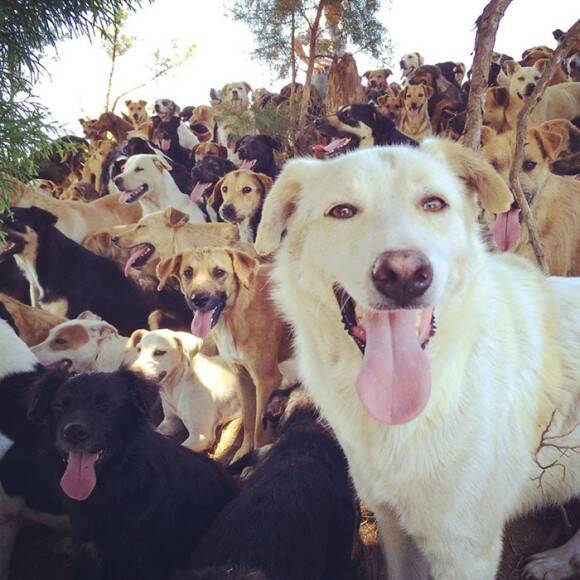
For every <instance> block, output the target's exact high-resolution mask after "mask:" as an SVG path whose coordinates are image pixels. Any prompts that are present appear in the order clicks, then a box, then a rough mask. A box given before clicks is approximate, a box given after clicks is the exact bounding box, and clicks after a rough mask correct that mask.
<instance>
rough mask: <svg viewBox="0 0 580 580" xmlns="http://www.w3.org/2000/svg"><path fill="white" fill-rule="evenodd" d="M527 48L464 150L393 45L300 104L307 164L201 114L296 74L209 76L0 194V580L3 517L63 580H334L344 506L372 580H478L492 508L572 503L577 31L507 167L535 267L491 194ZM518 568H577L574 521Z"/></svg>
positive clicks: (452, 68)
mask: <svg viewBox="0 0 580 580" xmlns="http://www.w3.org/2000/svg"><path fill="white" fill-rule="evenodd" d="M554 35H555V37H556V40H558V38H559V37H560V36H561V35H560V33H559V31H557V32H556V33H554ZM553 52H554V51H553V49H551V48H549V47H547V46H537V47H532V48H529V49H527V50H525V51H524V53H523V54H522V57H521V59H520V60H519V61H518V60H516V59H514V58H511V57H510V56H509V55H504V54H499V53H493V55H492V56H493V58H492V66H491V69H490V74H489V79H488V85H489V86H488V88H487V90H486V93H485V98H484V101H483V116H484V126H483V128H482V136H481V148H480V151H479V152H474V151H471V150H468V149H466V148H465V147H464V146H463V145H462V138H463V137H462V134H463V131H464V128H465V111H466V103H467V98H468V95H469V84H470V83H469V78H470V72H471V71H466V66H465V65H464V64H463V63H460V62H453V61H448V62H442V63H436V64H428V63H426V61H425V58H424V57H423V56H422V55H421V54H419V53H410V54H407V55H404V56H403V57H402V58H401V60H400V70H401V78H400V82H393V81H392V80H391V79H390V78H389V77H391V76H392V75H393V72H392V71H391V70H390V69H377V70H371V71H367V72H366V73H364V74H363V75H362V76H358V74H357V75H355V76H354V77H353V75H352V68H351V70H350V71H349V72H348V75H346V74H345V77H344V84H345V86H344V87H342V88H348V86H347V85H348V84H349V83H351V84H352V83H353V82H354V84H355V85H356V86H355V87H354V89H355V90H350V91H348V90H345V91H344V94H348V93H349V94H356V95H358V97H357V99H358V100H357V101H355V102H348V103H345V104H342V105H340V106H339V107H338V108H337V109H336V110H323V111H322V113H321V107H322V108H324V104H325V102H326V98H327V97H328V103H330V102H333V99H336V98H338V97H337V95H338V94H339V93H340V94H342V93H341V92H340V91H337V90H335V88H336V79H334V80H329V82H328V83H327V84H328V87H329V88H328V90H329V93H330V91H331V90H332V91H333V97H332V99H331V96H330V94H329V95H325V94H323V93H320V92H319V91H318V92H317V91H313V93H316V95H315V97H316V103H315V104H312V105H311V107H310V108H309V111H308V118H307V122H308V124H309V127H310V129H311V130H312V132H313V134H314V135H316V140H315V142H314V143H312V154H311V156H307V157H297V158H294V159H288V155H287V154H286V153H285V152H287V151H288V147H287V143H286V142H285V137H284V136H283V135H268V134H263V133H259V132H258V130H257V129H256V131H254V132H249V133H246V134H242V135H237V134H234V133H232V131H231V127H232V126H231V122H230V121H228V116H227V115H228V114H230V115H231V114H232V111H233V112H234V114H247V113H250V114H252V113H256V115H257V112H258V111H260V110H261V109H263V108H264V107H270V108H271V109H272V110H274V111H279V112H280V114H283V112H284V111H285V110H287V108H288V103H289V102H290V100H291V99H292V98H296V95H298V96H300V95H301V91H302V89H303V87H302V86H301V85H296V86H287V87H284V89H282V91H280V93H274V92H271V91H269V90H267V89H264V88H260V89H255V90H252V87H251V86H250V85H249V84H248V83H247V82H230V83H227V84H226V85H225V86H224V87H223V88H222V89H221V90H215V89H211V91H210V104H207V105H206V104H202V105H199V106H186V107H183V108H181V107H179V106H178V105H177V104H176V103H175V102H174V101H173V100H171V99H168V98H161V99H158V100H157V101H156V102H155V103H154V105H153V107H152V108H149V104H148V103H147V102H146V101H144V100H138V101H133V100H127V101H126V102H125V106H126V111H125V112H124V113H123V114H122V116H119V115H117V114H115V113H114V112H112V111H107V112H105V113H103V114H102V115H100V116H99V117H98V118H94V119H81V120H80V124H81V127H82V130H83V132H84V137H78V136H67V137H63V138H61V145H62V144H65V145H66V146H67V147H71V146H73V145H74V146H76V147H77V149H76V150H75V151H76V152H75V153H74V154H73V153H70V152H67V153H54V154H53V155H52V156H51V158H50V159H48V160H44V161H43V163H41V164H40V166H39V170H38V175H37V178H36V179H34V180H32V181H31V182H29V183H20V182H18V181H16V180H13V179H11V178H8V180H7V183H8V185H7V188H6V191H5V192H4V193H5V195H8V197H9V200H10V205H11V211H10V212H8V213H6V214H5V215H4V216H3V217H2V220H1V221H0V229H1V232H2V237H1V238H0V239H1V241H0V580H8V579H9V578H10V577H11V576H10V574H11V572H10V571H11V556H12V552H13V549H14V546H15V544H16V542H17V541H18V535H19V530H20V529H21V527H22V525H23V523H24V522H27V521H28V522H33V523H36V524H41V525H44V526H48V527H50V528H53V529H56V530H60V531H61V532H62V533H64V534H66V535H70V536H71V537H72V548H71V549H70V550H71V558H72V575H73V578H74V580H131V579H137V578H138V579H139V580H194V579H199V580H202V579H206V580H210V579H212V580H221V579H224V580H225V579H230V580H341V579H344V580H349V579H354V578H359V577H361V576H360V573H359V572H357V566H358V565H359V564H360V561H359V560H360V556H357V554H360V552H361V549H362V548H361V546H360V539H359V526H360V524H361V502H362V503H363V504H364V506H366V507H368V508H370V510H372V513H373V514H374V518H375V519H376V523H377V526H378V529H379V532H380V543H381V547H382V550H383V555H384V558H385V562H386V563H385V567H386V571H387V572H386V573H387V574H388V578H389V580H429V579H432V580H443V579H445V580H468V579H469V580H476V579H477V580H491V579H492V578H495V577H496V575H497V574H498V572H499V568H500V562H501V557H502V546H503V543H502V538H503V532H504V528H505V526H506V524H507V523H508V522H509V521H510V520H512V519H513V518H515V517H516V516H519V515H522V514H526V513H529V512H531V511H533V510H536V509H539V508H542V507H544V506H548V505H551V506H554V505H557V506H563V505H564V504H566V502H568V501H570V500H572V499H574V498H575V497H577V496H578V494H580V456H579V454H578V449H579V448H580V430H579V429H577V427H578V424H579V422H580V417H579V416H578V415H579V412H578V409H579V408H580V405H579V401H580V357H579V356H578V353H579V352H580V278H578V276H580V181H579V180H578V176H579V175H580V162H579V160H580V158H579V146H580V128H579V127H580V82H579V81H580V71H579V68H580V44H578V43H576V45H575V46H574V47H573V48H572V49H571V50H570V52H569V53H568V54H566V55H565V58H564V59H563V61H562V66H561V67H560V68H559V69H558V70H557V72H556V74H555V75H554V76H553V78H552V79H551V81H550V86H549V87H548V89H547V90H546V93H545V95H544V96H543V98H542V99H541V100H540V102H539V104H538V106H537V107H536V108H535V109H534V110H533V113H532V115H531V118H530V124H529V129H528V133H527V139H526V141H525V153H524V162H523V165H522V168H521V177H520V179H521V183H522V188H523V191H524V194H525V196H526V198H527V200H528V203H529V204H530V207H531V214H532V216H533V218H534V220H535V222H536V225H537V229H538V233H539V235H540V237H541V240H542V242H543V245H544V252H545V259H546V264H547V267H548V270H549V275H548V276H546V275H545V274H544V273H543V272H541V270H540V269H539V268H538V266H537V263H536V261H535V256H534V253H533V251H532V248H531V246H530V240H529V237H530V236H529V232H528V230H527V228H526V226H525V224H522V223H521V211H520V208H519V207H518V204H517V202H516V201H515V200H514V196H513V194H512V192H511V191H510V189H509V187H508V182H509V173H510V169H511V167H512V163H513V157H514V151H515V128H516V123H517V118H518V114H519V111H520V110H521V109H522V107H523V106H524V104H525V103H526V100H527V99H528V98H529V97H530V95H531V94H532V93H533V91H534V89H535V87H536V85H537V83H538V81H539V79H540V78H541V76H542V74H543V72H544V70H545V69H546V65H547V63H548V60H549V59H550V58H551V56H552V54H553ZM349 58H350V60H345V62H346V63H347V64H346V65H345V68H348V67H349V66H351V65H352V64H353V63H354V66H355V67H356V63H355V62H354V59H353V58H352V57H350V55H349ZM349 63H350V64H349ZM347 65H348V66H347ZM353 78H354V81H353ZM466 79H467V80H466ZM333 87H335V88H333ZM319 93H320V94H319ZM226 111H227V114H226ZM61 149H62V148H61ZM61 149H58V148H57V150H58V151H60V150H61ZM65 150H66V147H65ZM486 229H487V230H488V231H491V233H492V235H493V239H494V240H495V247H494V248H490V247H489V241H487V240H486V238H485V235H484V233H485V232H484V230H486ZM527 556H530V557H529V558H528V559H527V561H526V563H525V565H524V568H523V571H522V574H523V575H524V576H525V577H527V578H532V579H538V580H539V579H545V578H550V579H552V580H564V579H566V578H573V577H578V574H580V532H577V533H576V534H575V535H572V536H571V537H570V539H569V540H568V541H567V543H566V544H564V545H563V546H561V547H559V548H554V549H551V550H548V551H546V552H540V553H538V554H535V555H529V554H528V555H527ZM12 565H14V562H13V563H12Z"/></svg>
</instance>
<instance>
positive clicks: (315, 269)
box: [256, 140, 580, 580]
mask: <svg viewBox="0 0 580 580" xmlns="http://www.w3.org/2000/svg"><path fill="white" fill-rule="evenodd" d="M439 147H440V145H439V143H438V142H437V141H435V140H427V141H425V142H424V143H423V144H422V145H421V147H420V148H416V149H411V148H407V147H389V148H375V149H370V150H365V151H358V152H355V153H352V154H349V155H346V156H343V157H341V158H339V159H336V160H333V161H323V162H320V161H314V160H298V161H294V162H290V163H288V164H287V166H286V168H285V169H284V171H283V172H282V174H281V175H280V177H279V178H278V181H277V182H276V184H275V185H274V188H273V189H272V191H271V192H270V194H269V196H268V198H267V200H266V204H265V207H264V214H263V219H262V224H261V226H260V231H259V232H258V239H257V242H256V246H257V248H258V250H259V251H262V250H261V249H260V248H261V244H262V243H264V239H266V246H267V245H268V244H267V238H265V237H263V236H262V234H263V231H262V230H263V229H265V220H266V222H267V220H268V219H269V217H270V216H269V212H270V211H272V209H273V208H274V207H275V204H276V203H277V200H278V199H281V198H283V197H284V195H286V193H285V191H287V192H288V193H287V195H288V196H289V197H290V198H291V203H292V208H293V213H292V215H291V217H290V219H288V220H287V222H286V223H284V224H283V226H284V229H285V230H286V232H287V233H286V236H285V237H284V238H283V240H282V242H281V246H280V249H279V251H278V254H277V256H276V260H275V266H274V271H273V277H274V279H275V280H276V282H277V287H278V290H277V295H276V300H277V303H278V305H279V306H280V308H281V310H282V312H283V313H284V314H285V316H286V318H287V319H288V320H289V321H290V322H291V323H292V325H293V327H294V331H295V336H296V342H295V350H296V357H297V362H298V368H299V373H300V376H301V377H302V379H303V381H304V384H305V386H306V387H307V389H308V391H309V393H310V395H311V396H312V398H313V399H314V401H315V402H316V403H317V404H318V405H319V406H320V409H321V412H322V414H323V415H324V417H325V418H326V419H327V420H328V421H329V423H330V425H331V426H332V428H333V430H334V432H335V433H336V436H337V438H338V440H339V442H340V444H341V445H342V447H343V449H344V450H345V452H346V455H347V457H348V461H349V464H350V469H351V473H352V476H353V479H354V482H355V485H356V488H357V491H358V493H359V495H360V497H361V498H362V499H363V500H364V501H365V502H366V503H367V504H368V505H370V507H371V508H372V509H373V511H374V512H375V515H376V516H377V520H378V522H379V525H380V528H381V533H382V538H383V542H384V544H385V551H386V554H387V560H388V567H389V578H390V579H391V580H401V579H405V580H419V579H426V578H427V577H428V574H429V573H430V574H431V577H432V578H433V580H443V579H445V580H491V579H492V578H494V577H495V574H496V572H497V568H498V565H499V559H500V554H501V547H502V529H503V526H504V524H505V522H506V520H507V519H509V518H511V517H513V516H515V515H517V514H519V513H524V512H526V511H529V510H531V509H533V508H535V507H536V506H541V505H543V504H546V503H547V502H556V503H561V502H564V501H566V500H568V499H570V498H571V497H573V496H575V495H576V494H577V493H578V491H579V490H580V456H579V455H578V454H575V453H571V454H569V455H567V456H565V457H561V458H559V461H560V463H561V464H562V465H563V466H565V468H566V473H565V477H563V474H562V470H561V469H551V470H548V471H546V472H545V475H544V480H543V491H542V490H541V489H540V488H539V486H538V482H537V481H534V478H535V477H538V476H539V475H540V470H539V468H538V467H537V465H536V464H535V463H534V461H533V457H534V453H535V450H536V448H537V446H538V443H539V440H540V433H541V431H542V429H543V428H544V427H545V426H546V425H547V423H548V421H549V419H550V416H551V414H552V412H554V411H555V410H557V413H556V415H555V417H554V422H553V424H552V430H551V434H562V433H566V432H567V431H569V430H572V433H571V434H570V435H569V436H566V437H562V439H560V441H561V443H562V444H564V445H577V444H580V429H578V430H574V429H573V427H574V426H575V425H576V423H577V422H578V420H579V417H578V415H579V413H580V410H579V405H578V403H579V402H580V399H579V397H578V387H579V386H580V357H579V356H578V352H579V347H580V292H579V291H578V287H579V281H578V280H561V279H556V280H552V281H550V282H547V281H546V280H545V279H544V277H543V276H542V275H541V274H540V273H539V272H538V271H537V270H536V269H535V268H534V266H533V265H531V264H529V263H528V262H526V261H525V260H522V259H521V258H519V257H516V256H513V255H505V254H503V255H499V254H489V253H487V252H486V251H485V249H484V245H483V243H482V241H481V239H480V234H479V229H478V227H477V226H476V215H477V205H476V199H475V196H474V195H470V194H469V193H468V192H467V191H466V188H465V185H464V184H463V183H462V182H461V181H460V180H459V179H458V177H457V176H456V175H455V173H454V172H453V171H452V169H451V167H450V164H449V163H448V162H447V161H446V159H445V158H444V156H443V155H441V153H440V150H439ZM425 195H437V196H442V197H444V198H445V200H446V201H447V203H448V204H449V206H448V207H447V208H446V209H445V210H444V211H443V212H440V213H435V214H433V213H427V212H424V211H422V207H421V203H420V200H421V199H422V197H423V196H425ZM342 203H349V204H352V205H354V206H355V207H357V208H359V212H358V214H357V215H356V216H355V217H354V218H352V219H349V220H336V219H332V218H330V217H326V214H327V212H328V210H329V209H330V208H332V207H333V206H334V205H336V204H342ZM273 213H274V214H275V211H274V212H273ZM280 219H282V218H280ZM393 249H411V250H420V251H422V252H423V253H424V254H425V255H427V256H428V258H429V260H430V261H431V264H432V266H433V271H434V277H433V283H432V286H431V288H430V289H429V290H428V291H427V293H426V294H425V296H424V302H425V305H428V304H432V305H435V315H436V319H437V333H436V335H435V336H434V337H433V338H432V339H431V341H430V343H429V345H428V346H427V354H428V357H429V360H430V365H431V373H432V394H431V398H430V401H429V402H428V404H427V406H426V408H425V409H424V411H423V412H422V414H420V415H419V416H418V417H417V418H416V419H415V420H413V421H411V422H409V423H406V424H403V425H398V426H390V425H386V424H383V423H381V422H379V421H377V420H375V419H374V418H373V417H371V416H370V415H369V414H368V413H367V412H366V410H365V408H364V407H363V405H362V403H361V402H360V400H359V398H358V396H357V394H356V391H355V388H354V384H355V381H356V377H357V374H358V371H359V369H360V367H361V354H360V352H359V350H358V348H357V347H356V345H355V344H354V342H353V340H352V339H351V337H350V336H348V334H347V333H346V332H345V330H344V329H343V326H342V323H341V318H340V313H339V309H338V305H337V304H336V300H335V298H334V296H333V292H332V285H333V284H334V283H336V282H338V283H339V284H340V285H341V286H342V287H344V288H345V289H346V290H347V292H348V293H349V294H350V295H351V296H352V297H353V298H354V299H355V300H356V301H357V304H358V305H359V306H360V307H361V308H363V309H366V308H369V307H370V306H371V305H372V304H375V303H376V302H377V300H379V299H380V295H378V292H377V291H376V290H375V289H374V286H373V285H372V283H371V278H370V272H371V267H372V265H373V263H374V261H375V259H376V258H377V257H378V256H379V255H380V254H381V253H382V252H384V251H387V250H393ZM558 456H559V454H558V453H557V452H556V451H555V450H553V449H544V450H543V451H542V452H541V454H540V455H539V460H540V461H541V462H542V463H543V464H549V463H550V462H551V461H553V460H554V459H556V458H558Z"/></svg>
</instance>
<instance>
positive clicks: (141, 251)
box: [123, 246, 148, 278]
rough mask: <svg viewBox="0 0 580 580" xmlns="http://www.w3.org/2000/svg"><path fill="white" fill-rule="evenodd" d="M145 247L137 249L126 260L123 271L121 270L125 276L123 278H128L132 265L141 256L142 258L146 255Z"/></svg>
mask: <svg viewBox="0 0 580 580" xmlns="http://www.w3.org/2000/svg"><path fill="white" fill-rule="evenodd" d="M147 251H148V250H147V246H143V247H141V248H138V249H137V251H135V252H133V253H132V254H131V255H130V256H129V259H128V260H127V262H126V264H125V269H124V270H123V272H124V274H125V278H128V277H129V272H130V271H131V268H132V267H133V264H134V263H135V262H136V261H137V260H138V259H139V258H141V257H142V256H144V255H145V254H146V253H147Z"/></svg>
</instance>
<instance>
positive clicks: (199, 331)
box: [191, 310, 214, 338]
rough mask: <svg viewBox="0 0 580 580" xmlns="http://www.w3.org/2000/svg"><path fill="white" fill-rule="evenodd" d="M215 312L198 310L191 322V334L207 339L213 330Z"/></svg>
mask: <svg viewBox="0 0 580 580" xmlns="http://www.w3.org/2000/svg"><path fill="white" fill-rule="evenodd" d="M213 313H214V310H197V311H196V312H195V315H194V316H193V320H192V321H191V334H193V336H198V337H199V338H205V337H206V336H207V335H208V334H209V331H210V330H211V321H212V317H213Z"/></svg>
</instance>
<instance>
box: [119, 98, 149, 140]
mask: <svg viewBox="0 0 580 580" xmlns="http://www.w3.org/2000/svg"><path fill="white" fill-rule="evenodd" d="M125 106H126V107H127V111H128V113H127V114H125V113H123V119H125V121H127V122H128V123H131V125H132V126H133V129H135V130H136V131H139V132H140V133H143V134H144V135H145V136H146V137H147V139H151V136H152V134H153V122H152V121H151V119H150V118H149V114H148V113H147V109H146V108H145V107H146V106H147V101H144V100H142V99H141V100H139V101H132V100H131V99H128V100H126V101H125Z"/></svg>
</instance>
